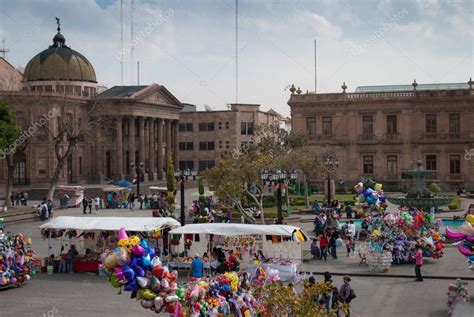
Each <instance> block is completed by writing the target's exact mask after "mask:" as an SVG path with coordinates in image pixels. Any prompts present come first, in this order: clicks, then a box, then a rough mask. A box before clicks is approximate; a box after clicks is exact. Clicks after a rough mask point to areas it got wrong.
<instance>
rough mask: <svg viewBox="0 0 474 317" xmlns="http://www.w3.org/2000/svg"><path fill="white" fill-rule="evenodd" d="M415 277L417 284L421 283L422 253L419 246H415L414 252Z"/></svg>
mask: <svg viewBox="0 0 474 317" xmlns="http://www.w3.org/2000/svg"><path fill="white" fill-rule="evenodd" d="M415 261H416V265H415V275H416V281H417V282H423V276H422V275H421V266H422V265H423V252H422V251H421V248H420V245H418V244H417V245H416V252H415Z"/></svg>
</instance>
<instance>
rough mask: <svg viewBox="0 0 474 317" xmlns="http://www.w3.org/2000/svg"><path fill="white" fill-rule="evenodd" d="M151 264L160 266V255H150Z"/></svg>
mask: <svg viewBox="0 0 474 317" xmlns="http://www.w3.org/2000/svg"><path fill="white" fill-rule="evenodd" d="M151 259H152V260H151V264H152V265H153V267H155V266H161V264H162V263H161V260H160V257H158V256H155V257H151Z"/></svg>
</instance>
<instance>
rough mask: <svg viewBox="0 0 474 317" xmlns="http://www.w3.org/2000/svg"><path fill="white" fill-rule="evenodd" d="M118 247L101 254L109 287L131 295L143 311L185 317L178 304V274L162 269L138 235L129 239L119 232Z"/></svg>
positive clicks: (125, 234)
mask: <svg viewBox="0 0 474 317" xmlns="http://www.w3.org/2000/svg"><path fill="white" fill-rule="evenodd" d="M117 238H118V247H117V248H116V249H114V250H113V251H111V252H109V253H107V254H103V255H102V266H103V268H104V269H105V271H106V272H107V273H108V274H109V281H110V284H111V285H112V286H113V287H115V288H119V289H120V290H119V293H121V291H122V288H123V290H124V291H128V292H131V298H136V299H137V300H140V304H141V306H142V307H143V308H145V309H150V310H152V311H155V312H156V313H160V312H168V313H170V314H173V316H184V312H183V309H182V305H181V303H180V302H179V300H180V296H179V295H181V297H182V296H183V294H182V290H179V289H178V284H177V282H176V279H177V278H178V273H177V272H176V271H173V272H170V271H169V269H168V268H167V267H166V266H163V265H162V263H161V261H160V258H159V257H158V256H156V253H155V250H154V249H153V248H152V247H150V246H148V244H147V242H146V240H144V239H140V238H139V237H138V236H131V237H128V236H127V233H126V231H125V228H121V229H120V230H119V233H118V237H117Z"/></svg>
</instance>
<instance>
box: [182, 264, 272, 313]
mask: <svg viewBox="0 0 474 317" xmlns="http://www.w3.org/2000/svg"><path fill="white" fill-rule="evenodd" d="M185 300H186V307H187V309H189V312H190V316H228V315H229V314H232V315H231V316H243V317H252V316H257V314H258V313H259V312H261V311H262V310H263V307H262V305H260V304H259V303H258V301H257V300H256V299H255V298H254V297H253V296H252V295H251V294H250V293H249V292H248V290H247V289H241V288H240V285H239V277H238V275H237V273H235V272H228V273H225V274H222V275H218V276H216V277H214V278H212V279H209V280H207V281H206V280H197V281H191V282H190V283H189V284H188V289H187V291H186V295H185Z"/></svg>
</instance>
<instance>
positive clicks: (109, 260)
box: [104, 253, 118, 272]
mask: <svg viewBox="0 0 474 317" xmlns="http://www.w3.org/2000/svg"><path fill="white" fill-rule="evenodd" d="M116 266H118V262H117V256H116V254H115V253H110V254H109V255H108V256H107V257H106V258H105V261H104V268H105V270H107V271H108V272H112V271H113V270H114V269H115V267H116Z"/></svg>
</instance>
